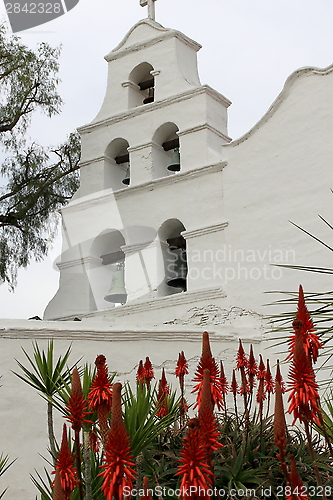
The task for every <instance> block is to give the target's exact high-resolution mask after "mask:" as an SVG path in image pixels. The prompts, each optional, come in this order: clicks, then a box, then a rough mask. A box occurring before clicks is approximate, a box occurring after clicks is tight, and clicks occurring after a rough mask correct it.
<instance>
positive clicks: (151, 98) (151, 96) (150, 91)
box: [143, 87, 154, 104]
mask: <svg viewBox="0 0 333 500" xmlns="http://www.w3.org/2000/svg"><path fill="white" fill-rule="evenodd" d="M150 102H154V87H150V88H149V89H148V96H147V97H146V98H145V99H144V100H143V104H149V103H150Z"/></svg>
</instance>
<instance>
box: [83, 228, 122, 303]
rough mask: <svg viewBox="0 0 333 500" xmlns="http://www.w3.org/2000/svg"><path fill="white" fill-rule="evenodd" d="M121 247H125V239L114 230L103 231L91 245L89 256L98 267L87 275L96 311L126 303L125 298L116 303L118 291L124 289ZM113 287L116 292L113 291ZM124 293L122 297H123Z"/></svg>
mask: <svg viewBox="0 0 333 500" xmlns="http://www.w3.org/2000/svg"><path fill="white" fill-rule="evenodd" d="M123 245H125V238H124V236H123V235H122V233H121V232H120V231H118V230H116V229H107V230H105V231H103V232H102V233H100V234H99V235H98V236H97V237H96V238H95V239H94V241H93V243H92V245H91V251H90V254H91V256H92V257H95V258H96V259H98V260H99V262H100V263H99V265H97V266H95V267H94V268H93V269H92V270H91V271H90V275H89V279H90V284H91V289H92V292H93V294H94V298H95V302H96V306H97V309H98V310H102V309H109V308H110V307H113V306H114V304H115V303H124V302H126V298H125V300H121V301H120V300H119V301H118V300H117V299H118V298H119V297H117V296H116V294H118V296H119V293H118V291H119V290H120V289H125V281H124V279H125V278H124V276H125V273H124V262H125V254H124V252H123V251H122V249H121V248H122V246H123ZM119 268H120V269H119ZM119 270H120V272H119ZM115 280H116V283H115ZM115 286H116V288H117V290H115ZM112 288H113V291H115V297H114V300H112V297H110V290H111V289H112ZM125 293H126V292H124V293H123V294H122V295H125ZM111 294H112V292H111ZM105 297H108V298H107V300H105Z"/></svg>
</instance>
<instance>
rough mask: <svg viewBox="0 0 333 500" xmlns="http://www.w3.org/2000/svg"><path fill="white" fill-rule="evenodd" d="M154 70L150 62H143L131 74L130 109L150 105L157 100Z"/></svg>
mask: <svg viewBox="0 0 333 500" xmlns="http://www.w3.org/2000/svg"><path fill="white" fill-rule="evenodd" d="M152 71H154V68H153V66H152V65H151V64H149V63H148V62H142V63H140V64H139V65H138V66H136V67H135V68H134V69H133V70H132V71H131V72H130V74H129V77H128V79H129V82H130V83H131V84H132V85H129V88H128V89H129V95H128V104H129V107H130V108H135V107H137V106H141V105H142V104H149V103H151V102H154V99H155V97H154V96H155V78H154V76H153V75H152V74H151V72H152Z"/></svg>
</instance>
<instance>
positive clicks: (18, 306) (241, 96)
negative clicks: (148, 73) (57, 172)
mask: <svg viewBox="0 0 333 500" xmlns="http://www.w3.org/2000/svg"><path fill="white" fill-rule="evenodd" d="M155 7H156V20H157V21H158V22H159V23H160V24H162V25H163V26H165V27H168V28H174V29H177V30H179V31H181V32H183V33H185V34H186V35H187V36H189V37H190V38H192V39H194V40H196V41H197V42H199V43H200V44H201V45H202V47H203V48H202V49H201V50H200V52H199V54H198V64H199V74H200V78H201V83H202V84H208V85H210V86H211V87H213V88H215V89H216V90H218V91H219V92H220V93H222V94H223V95H225V96H226V97H227V98H228V99H230V100H231V101H232V103H233V104H232V105H231V106H230V108H229V135H230V136H231V137H232V138H233V139H237V138H238V137H240V136H241V135H243V134H244V133H246V132H247V131H248V130H249V129H250V128H251V127H252V126H253V125H254V124H255V123H256V122H257V121H258V120H259V119H260V118H261V117H262V116H263V115H264V113H265V112H266V111H267V109H268V108H269V107H270V105H271V103H272V102H273V101H274V100H275V98H276V97H277V95H278V94H279V93H280V92H281V90H282V88H283V85H284V82H285V80H286V79H287V77H288V76H289V75H290V74H291V73H292V72H293V71H295V70H296V69H298V68H300V67H304V66H315V67H319V68H324V67H327V66H329V65H330V64H332V63H333V51H332V49H333V30H332V19H333V2H332V1H331V0H288V1H286V0H232V1H231V0H229V1H226V0H205V2H203V1H202V0H157V1H156V3H155ZM144 17H147V8H146V7H145V8H142V7H141V6H140V2H139V0H95V1H91V0H90V1H88V0H80V1H79V3H78V5H77V6H76V7H74V8H73V9H72V10H71V11H70V12H68V13H67V14H65V15H64V16H61V17H60V18H58V19H55V20H53V21H51V22H49V23H47V24H44V25H41V26H38V27H36V28H31V29H29V30H26V31H22V32H21V33H18V35H19V36H20V37H21V41H22V42H23V43H24V44H26V45H28V46H29V47H36V45H37V44H38V43H41V42H48V43H49V44H50V45H52V46H59V45H60V44H61V45H62V54H61V58H60V78H61V83H60V85H59V93H60V95H61V97H62V99H63V100H64V105H63V109H62V113H61V114H60V115H58V116H56V117H53V118H51V119H49V118H46V117H44V116H42V115H39V114H38V115H37V116H35V117H34V119H33V123H32V126H31V128H30V130H29V135H30V137H31V138H32V139H33V140H37V141H39V142H40V143H41V144H43V145H44V146H49V145H56V144H59V143H61V142H62V141H64V140H65V139H66V136H67V135H68V134H69V133H70V132H71V131H73V130H74V129H75V128H76V127H78V126H81V125H84V124H86V123H89V122H90V121H91V120H92V119H93V118H94V117H95V116H96V114H97V113H98V111H99V109H100V107H101V104H102V101H103V98H104V94H105V88H106V76H107V63H106V61H105V60H104V56H105V55H106V54H107V53H108V52H110V50H112V49H113V48H114V47H115V46H116V45H118V43H119V42H120V41H121V39H122V38H123V37H124V35H125V34H126V32H127V31H128V30H129V29H130V28H131V27H132V26H133V25H134V24H135V23H136V22H137V21H139V20H140V19H142V18H144ZM6 21H7V16H6V12H5V8H4V2H3V1H2V0H0V22H6ZM9 32H10V29H9ZM60 252H61V240H60V237H58V238H57V239H56V241H55V243H54V248H53V250H52V251H51V252H50V253H49V255H48V256H47V257H46V258H45V260H44V261H43V262H40V263H32V264H31V265H30V266H29V267H28V268H27V269H22V270H21V271H20V272H19V275H18V285H17V287H16V289H15V291H14V292H9V291H8V287H7V285H5V284H2V285H0V318H29V317H31V316H35V315H39V316H40V317H42V316H43V311H44V309H45V307H46V305H47V303H48V302H49V301H50V300H51V298H52V297H53V295H54V294H55V292H56V290H57V289H58V280H59V272H58V271H57V268H56V266H55V265H54V260H55V259H56V258H57V257H58V255H59V254H60Z"/></svg>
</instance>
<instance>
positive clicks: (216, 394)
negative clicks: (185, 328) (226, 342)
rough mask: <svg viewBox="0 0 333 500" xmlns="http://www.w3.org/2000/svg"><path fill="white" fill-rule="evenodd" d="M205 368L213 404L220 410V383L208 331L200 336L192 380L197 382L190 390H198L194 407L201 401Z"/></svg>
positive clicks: (221, 398)
mask: <svg viewBox="0 0 333 500" xmlns="http://www.w3.org/2000/svg"><path fill="white" fill-rule="evenodd" d="M206 368H207V369H208V370H209V373H210V380H211V386H210V388H211V391H212V399H213V404H214V405H215V404H216V405H217V407H218V409H219V410H220V409H221V408H222V406H223V392H222V385H221V380H220V376H219V369H218V366H217V363H216V361H215V359H214V358H213V356H212V352H211V350H210V344H209V336H208V332H204V333H203V336H202V355H201V358H200V361H199V364H198V366H197V369H196V372H195V376H194V379H193V381H194V382H196V383H197V384H196V385H195V387H194V389H193V390H192V392H198V394H197V401H196V403H195V405H194V407H197V406H200V403H201V391H202V382H203V372H204V370H205V369H206Z"/></svg>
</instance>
